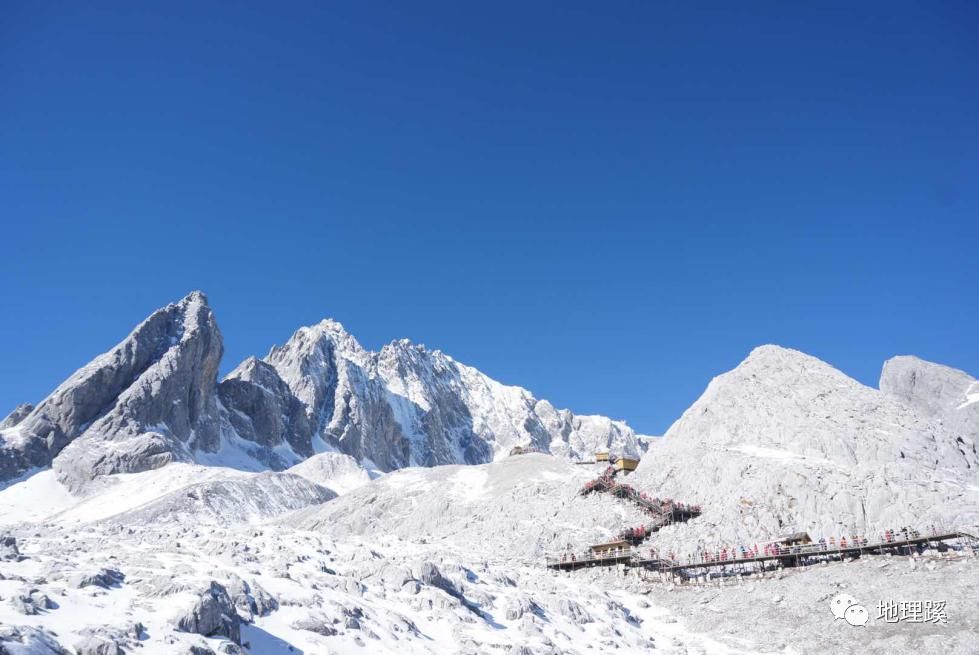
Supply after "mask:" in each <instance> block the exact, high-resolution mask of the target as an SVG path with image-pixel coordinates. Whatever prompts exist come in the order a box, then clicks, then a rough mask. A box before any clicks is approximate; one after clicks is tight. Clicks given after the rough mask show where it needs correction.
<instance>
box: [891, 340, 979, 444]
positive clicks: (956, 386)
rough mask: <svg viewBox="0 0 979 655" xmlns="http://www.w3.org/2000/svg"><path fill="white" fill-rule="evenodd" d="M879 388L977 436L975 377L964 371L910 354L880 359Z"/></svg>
mask: <svg viewBox="0 0 979 655" xmlns="http://www.w3.org/2000/svg"><path fill="white" fill-rule="evenodd" d="M880 390H881V391H883V392H884V393H886V394H888V395H890V396H893V397H895V398H897V399H899V400H901V401H902V402H903V403H905V404H907V405H910V406H911V407H913V408H915V409H916V410H917V411H918V412H919V413H920V414H923V415H925V416H933V417H936V418H938V419H940V420H941V421H942V423H943V424H945V426H946V427H948V428H950V429H951V430H954V431H958V432H960V433H962V434H964V435H966V436H968V437H972V439H974V440H979V381H977V380H976V379H975V378H974V377H972V376H971V375H969V374H968V373H966V372H964V371H960V370H958V369H954V368H951V367H948V366H942V365H941V364H934V363H932V362H926V361H924V360H923V359H918V358H917V357H912V356H901V357H893V358H891V359H889V360H887V361H886V362H884V369H883V371H881V374H880Z"/></svg>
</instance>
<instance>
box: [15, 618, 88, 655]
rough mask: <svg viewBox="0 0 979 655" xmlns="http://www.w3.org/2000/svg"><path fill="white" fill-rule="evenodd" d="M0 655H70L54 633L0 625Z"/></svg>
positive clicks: (25, 627) (31, 628)
mask: <svg viewBox="0 0 979 655" xmlns="http://www.w3.org/2000/svg"><path fill="white" fill-rule="evenodd" d="M0 655H71V653H69V652H68V651H67V650H65V649H64V648H62V647H61V645H60V644H59V643H58V640H57V639H56V638H55V635H54V633H52V632H49V631H47V630H44V629H43V628H35V627H30V626H23V625H22V626H10V625H0Z"/></svg>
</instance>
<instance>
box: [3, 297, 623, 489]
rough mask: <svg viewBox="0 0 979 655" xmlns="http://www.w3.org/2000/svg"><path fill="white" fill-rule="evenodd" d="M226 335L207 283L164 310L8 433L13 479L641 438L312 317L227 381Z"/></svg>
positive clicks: (20, 414)
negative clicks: (222, 371)
mask: <svg viewBox="0 0 979 655" xmlns="http://www.w3.org/2000/svg"><path fill="white" fill-rule="evenodd" d="M221 354H222V342H221V333H220V331H219V330H218V327H217V323H216V322H215V319H214V315H213V313H212V312H211V309H210V308H209V307H208V304H207V299H206V298H205V297H204V295H203V294H202V293H200V292H194V293H191V294H190V295H188V296H187V297H186V298H184V299H183V300H181V301H180V302H178V303H175V304H172V305H168V306H167V307H165V308H163V309H161V310H159V311H157V312H154V313H153V314H152V315H151V316H150V317H149V318H147V319H146V320H145V321H143V323H141V324H140V325H139V326H138V327H137V328H136V329H135V330H133V332H132V333H131V334H130V335H129V336H128V337H127V338H126V339H125V340H123V341H122V342H121V343H120V344H119V345H118V346H116V347H115V348H113V349H112V350H110V351H109V352H107V353H105V354H103V355H101V356H99V357H97V358H96V359H95V360H93V361H92V362H91V363H90V364H88V365H86V366H85V367H83V368H81V369H79V370H78V371H77V372H76V373H75V374H74V375H72V376H71V377H70V378H69V379H68V380H66V381H65V382H64V383H63V384H62V385H61V386H59V387H58V388H57V389H56V390H55V391H54V392H53V393H52V394H51V395H50V396H48V397H47V398H45V399H44V400H43V401H42V402H41V403H40V404H39V405H38V406H37V407H36V408H29V407H22V408H19V409H18V410H15V412H14V413H13V414H11V415H10V417H8V418H7V419H6V420H5V421H4V423H3V426H4V427H3V428H2V431H0V480H9V479H11V478H13V477H16V476H17V475H19V474H21V473H23V472H25V471H27V470H29V469H31V468H35V467H43V466H48V465H53V467H54V469H55V470H56V472H57V474H58V478H59V480H61V481H62V482H63V483H65V484H66V486H68V487H69V488H70V489H71V490H73V491H77V490H80V489H81V488H83V487H85V486H86V485H87V484H88V483H89V482H90V481H91V480H92V479H93V478H94V477H96V476H99V475H106V474H112V473H135V472H140V471H146V470H149V469H153V468H158V467H160V466H163V465H164V464H167V463H168V462H171V461H201V462H205V463H219V464H227V463H231V464H232V465H233V466H246V467H250V468H253V469H261V468H272V469H275V470H281V469H285V468H288V467H290V466H293V465H295V464H297V463H298V462H300V461H302V460H304V459H306V458H308V457H310V456H311V455H313V454H314V453H316V452H323V451H326V450H336V451H340V452H342V453H345V454H348V455H350V456H352V457H353V458H355V459H356V460H357V461H358V462H362V463H364V464H366V465H367V466H369V467H376V468H380V469H382V470H385V471H387V470H392V469H397V468H402V467H405V466H433V465H436V464H454V463H466V464H472V463H481V462H488V461H491V460H493V459H494V458H498V457H501V456H504V455H506V454H507V453H508V452H509V451H510V449H511V448H513V447H514V446H518V445H519V446H527V445H530V446H533V447H535V448H537V449H539V450H542V451H545V452H552V453H555V454H560V455H563V456H568V457H579V456H590V454H591V453H592V452H594V451H595V450H597V449H602V450H605V449H608V448H612V449H613V450H616V451H618V452H622V453H625V454H635V453H637V452H638V450H639V446H638V443H637V440H636V436H635V434H634V433H633V431H632V430H631V429H629V427H628V426H626V425H625V424H624V423H621V422H618V421H612V420H610V419H606V418H604V417H591V416H575V415H573V414H572V413H571V412H569V411H559V410H556V409H555V408H554V407H553V406H552V405H551V404H550V403H548V402H547V401H539V400H537V399H536V398H534V397H533V395H531V394H530V392H528V391H527V390H525V389H521V388H519V387H510V386H505V385H502V384H500V383H498V382H496V381H494V380H491V379H490V378H488V377H486V376H485V375H483V374H482V373H480V372H479V371H477V370H476V369H473V368H471V367H468V366H465V365H462V364H459V363H458V362H456V361H454V360H453V359H452V358H450V357H448V356H447V355H445V354H443V353H442V352H440V351H437V350H436V351H429V350H427V349H425V348H424V347H423V346H417V345H413V344H411V343H410V342H408V341H405V340H402V341H396V342H394V343H391V344H389V345H387V346H385V347H384V348H383V349H382V350H381V352H379V353H374V352H369V351H367V350H365V349H364V348H362V347H361V346H360V344H359V343H358V342H357V340H356V339H354V338H353V337H352V336H351V335H350V334H348V333H347V332H346V331H345V330H344V329H343V327H342V326H341V325H340V324H339V323H337V322H335V321H323V322H321V323H319V324H317V325H315V326H312V327H306V328H301V329H300V330H298V331H297V332H296V333H295V334H294V335H293V336H292V338H291V339H289V341H288V342H286V343H285V344H284V345H283V346H281V347H276V348H273V349H272V351H271V352H270V353H269V355H268V356H267V357H266V358H265V359H264V360H259V359H256V358H249V359H247V360H245V361H244V362H243V363H242V364H241V365H240V366H238V367H237V368H236V369H235V370H234V371H233V372H232V373H231V374H229V375H228V376H227V377H226V379H224V380H223V381H222V382H221V383H220V384H217V379H216V378H217V371H218V366H219V363H220V359H221Z"/></svg>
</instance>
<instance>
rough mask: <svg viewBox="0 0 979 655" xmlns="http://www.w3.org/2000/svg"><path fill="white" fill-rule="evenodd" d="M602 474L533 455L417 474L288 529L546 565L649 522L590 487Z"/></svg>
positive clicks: (313, 512)
mask: <svg viewBox="0 0 979 655" xmlns="http://www.w3.org/2000/svg"><path fill="white" fill-rule="evenodd" d="M601 471H602V467H600V466H594V465H592V466H588V465H574V464H571V463H569V462H568V461H567V460H565V459H563V458H558V457H554V456H550V455H540V454H530V455H518V456H513V457H508V458H505V459H503V460H501V461H498V462H493V463H490V464H482V465H472V466H439V467H435V468H409V469H402V470H400V471H396V472H394V473H390V474H388V475H386V476H384V477H383V478H381V479H379V480H377V481H375V482H373V483H371V484H370V485H367V486H364V487H361V488H359V489H356V490H355V491H352V492H350V493H348V494H346V495H344V496H343V497H341V498H339V499H337V500H335V501H333V502H330V503H327V504H325V505H318V506H311V507H309V508H307V509H305V510H300V511H298V512H294V513H292V514H288V515H285V516H283V517H281V518H280V519H279V520H280V521H281V522H283V523H286V524H289V525H293V526H295V527H298V528H301V529H307V530H327V531H329V533H330V534H332V535H335V536H338V537H348V536H357V537H364V538H367V539H375V538H379V537H383V536H387V535H393V536H397V537H399V538H401V539H405V540H408V541H419V540H424V541H426V542H433V543H446V542H448V543H452V544H455V545H458V546H459V547H461V548H463V549H465V550H466V551H467V552H471V553H478V554H480V555H481V556H484V557H499V556H500V555H502V554H506V556H507V557H513V558H517V559H519V560H521V561H526V562H536V561H540V557H541V556H542V555H543V554H544V553H546V552H548V551H559V550H564V549H565V548H566V547H567V546H568V545H569V544H571V545H572V546H574V547H575V548H583V547H585V546H587V545H589V544H592V543H597V542H599V541H604V540H608V539H610V538H611V537H613V536H614V535H615V534H617V533H619V532H621V531H622V529H623V528H624V527H626V526H632V525H640V524H642V523H644V522H647V521H648V517H647V516H644V515H643V514H641V513H639V512H638V511H637V510H635V509H633V508H632V507H631V506H630V505H628V504H626V503H623V502H621V501H618V500H616V499H613V498H610V497H608V496H604V495H597V494H596V495H591V496H586V497H582V496H580V495H579V494H578V492H579V490H580V488H581V486H582V485H583V484H584V483H585V482H586V481H588V480H589V479H592V478H594V477H597V476H598V475H599V474H600V473H601Z"/></svg>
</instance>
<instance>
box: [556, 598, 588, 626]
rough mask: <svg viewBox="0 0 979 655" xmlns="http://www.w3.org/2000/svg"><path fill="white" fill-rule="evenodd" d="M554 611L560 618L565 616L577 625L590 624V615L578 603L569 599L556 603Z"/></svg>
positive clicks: (562, 599)
mask: <svg viewBox="0 0 979 655" xmlns="http://www.w3.org/2000/svg"><path fill="white" fill-rule="evenodd" d="M555 611H556V612H557V613H558V614H560V615H561V616H566V617H568V618H569V619H571V620H572V621H574V622H575V623H577V624H579V625H580V624H583V623H591V622H592V621H593V620H594V619H592V617H591V615H590V614H589V613H588V611H587V610H586V609H585V608H584V607H582V606H581V604H580V603H578V602H577V601H575V600H573V599H571V598H561V599H560V600H558V601H557V606H556V607H555Z"/></svg>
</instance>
